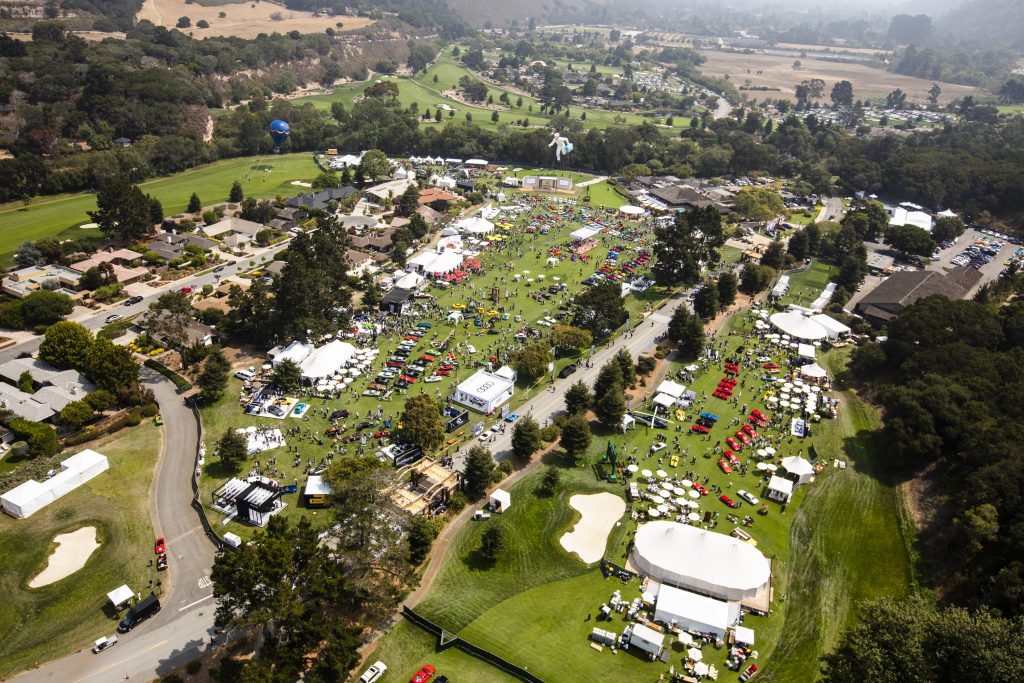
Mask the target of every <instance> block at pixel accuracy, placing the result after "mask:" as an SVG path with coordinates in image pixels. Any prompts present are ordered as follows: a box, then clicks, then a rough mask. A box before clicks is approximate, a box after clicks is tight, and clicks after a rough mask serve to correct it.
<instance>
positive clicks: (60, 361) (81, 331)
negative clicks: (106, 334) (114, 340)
mask: <svg viewBox="0 0 1024 683" xmlns="http://www.w3.org/2000/svg"><path fill="white" fill-rule="evenodd" d="M92 344H93V338H92V333H91V332H89V330H87V329H85V328H84V327H82V326H81V325H79V324H78V323H73V322H70V321H67V320H65V321H61V322H59V323H54V324H53V325H50V326H49V327H48V328H46V334H45V335H44V337H43V341H42V343H41V344H40V345H39V360H41V361H43V362H45V363H49V364H50V365H52V366H54V367H56V368H60V369H62V370H67V369H71V368H73V369H75V370H79V371H81V370H83V369H84V368H85V367H86V360H87V359H88V357H89V350H90V349H91V348H92Z"/></svg>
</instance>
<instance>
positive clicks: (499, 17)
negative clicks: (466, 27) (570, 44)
mask: <svg viewBox="0 0 1024 683" xmlns="http://www.w3.org/2000/svg"><path fill="white" fill-rule="evenodd" d="M447 2H448V6H449V7H451V8H452V9H453V10H455V12H457V13H458V15H459V16H460V17H462V19H463V20H464V21H466V22H468V23H470V24H472V25H474V26H483V25H484V24H485V23H486V22H488V21H489V22H491V23H492V24H493V25H494V26H507V25H508V24H511V23H512V22H513V21H518V22H519V24H520V25H525V24H526V22H528V21H529V19H530V17H536V18H537V19H538V20H540V21H541V22H542V23H561V22H567V21H570V20H577V21H585V22H586V21H600V18H601V16H602V12H603V9H604V8H605V7H607V6H609V5H610V4H611V0H516V1H515V2H497V1H495V0H447Z"/></svg>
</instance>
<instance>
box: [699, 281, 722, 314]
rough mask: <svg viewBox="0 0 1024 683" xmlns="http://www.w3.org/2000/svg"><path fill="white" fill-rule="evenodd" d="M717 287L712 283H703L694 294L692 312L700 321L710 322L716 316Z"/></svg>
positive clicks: (717, 306)
mask: <svg viewBox="0 0 1024 683" xmlns="http://www.w3.org/2000/svg"><path fill="white" fill-rule="evenodd" d="M718 303H719V302H718V287H717V286H716V285H715V284H714V283H712V282H705V283H704V284H703V285H701V286H700V289H698V290H697V291H696V292H695V296H694V297H693V310H694V311H696V313H697V315H699V316H700V317H701V319H702V320H711V319H712V318H714V317H715V316H716V315H718V308H719V305H718Z"/></svg>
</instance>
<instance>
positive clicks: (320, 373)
mask: <svg viewBox="0 0 1024 683" xmlns="http://www.w3.org/2000/svg"><path fill="white" fill-rule="evenodd" d="M355 352H356V347H354V346H352V345H351V344H349V343H348V342H343V341H339V340H337V339H335V340H333V341H331V342H329V343H327V344H324V345H323V346H321V347H320V348H318V349H313V350H312V351H311V352H310V354H309V355H308V356H306V359H305V360H304V361H302V362H301V363H300V364H299V368H300V369H301V370H302V379H303V380H304V381H306V382H316V381H317V380H321V379H324V378H326V377H330V376H331V375H333V374H334V373H335V372H337V371H338V370H340V369H341V367H342V366H343V365H345V363H347V362H348V361H349V360H350V359H351V358H352V356H353V355H355Z"/></svg>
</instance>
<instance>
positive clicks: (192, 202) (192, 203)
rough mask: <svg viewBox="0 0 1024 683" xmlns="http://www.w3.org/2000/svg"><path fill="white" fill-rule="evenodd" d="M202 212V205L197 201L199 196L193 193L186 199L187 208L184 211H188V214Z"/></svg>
mask: <svg viewBox="0 0 1024 683" xmlns="http://www.w3.org/2000/svg"><path fill="white" fill-rule="evenodd" d="M202 210H203V203H202V202H201V201H199V195H197V194H196V193H195V192H193V193H192V196H191V197H189V198H188V208H187V209H186V211H188V212H189V213H199V212H200V211H202Z"/></svg>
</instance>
